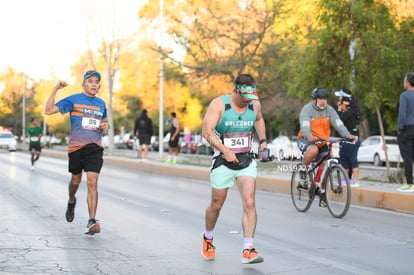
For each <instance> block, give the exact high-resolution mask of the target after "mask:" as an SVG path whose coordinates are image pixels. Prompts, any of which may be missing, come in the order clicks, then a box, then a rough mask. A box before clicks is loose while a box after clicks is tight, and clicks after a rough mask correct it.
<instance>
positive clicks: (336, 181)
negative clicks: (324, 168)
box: [326, 165, 351, 218]
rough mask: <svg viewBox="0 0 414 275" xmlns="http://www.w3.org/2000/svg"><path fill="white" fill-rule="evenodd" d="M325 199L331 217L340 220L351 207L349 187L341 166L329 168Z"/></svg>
mask: <svg viewBox="0 0 414 275" xmlns="http://www.w3.org/2000/svg"><path fill="white" fill-rule="evenodd" d="M326 199H327V202H328V209H329V212H330V213H331V215H332V216H334V217H335V218H342V217H344V216H345V215H346V213H347V212H348V210H349V206H350V205H351V186H350V184H349V178H348V175H347V173H346V171H345V169H344V168H343V167H342V166H339V165H334V166H332V167H330V168H329V174H328V182H327V186H326Z"/></svg>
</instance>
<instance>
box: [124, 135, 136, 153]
mask: <svg viewBox="0 0 414 275" xmlns="http://www.w3.org/2000/svg"><path fill="white" fill-rule="evenodd" d="M122 139H123V141H124V142H125V145H126V148H128V149H130V150H132V149H134V150H137V149H138V146H139V139H138V138H134V136H133V135H132V133H126V134H125V135H124V136H123V137H122Z"/></svg>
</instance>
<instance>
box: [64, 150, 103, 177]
mask: <svg viewBox="0 0 414 275" xmlns="http://www.w3.org/2000/svg"><path fill="white" fill-rule="evenodd" d="M68 156H69V173H72V174H75V175H77V174H80V173H82V170H83V171H85V172H95V173H99V172H100V171H101V168H102V165H103V158H102V156H103V148H102V147H100V146H98V145H96V144H95V143H91V144H87V145H85V146H84V147H82V148H81V149H79V150H77V151H75V152H72V153H69V154H68Z"/></svg>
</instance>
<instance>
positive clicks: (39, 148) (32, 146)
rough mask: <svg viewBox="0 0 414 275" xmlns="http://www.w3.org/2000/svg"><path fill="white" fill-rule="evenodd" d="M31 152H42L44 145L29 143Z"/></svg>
mask: <svg viewBox="0 0 414 275" xmlns="http://www.w3.org/2000/svg"><path fill="white" fill-rule="evenodd" d="M29 152H33V153H37V152H39V153H40V152H42V146H40V144H29Z"/></svg>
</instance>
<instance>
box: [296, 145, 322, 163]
mask: <svg viewBox="0 0 414 275" xmlns="http://www.w3.org/2000/svg"><path fill="white" fill-rule="evenodd" d="M298 148H299V150H301V151H302V155H303V159H302V165H303V167H307V166H308V165H309V164H310V163H311V162H312V161H313V160H314V159H315V158H316V156H317V155H318V152H319V150H318V146H316V145H315V143H313V142H309V141H307V140H306V139H305V138H301V139H299V140H298Z"/></svg>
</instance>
